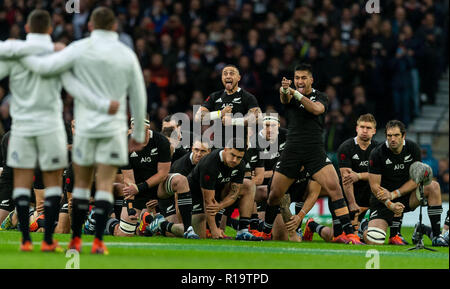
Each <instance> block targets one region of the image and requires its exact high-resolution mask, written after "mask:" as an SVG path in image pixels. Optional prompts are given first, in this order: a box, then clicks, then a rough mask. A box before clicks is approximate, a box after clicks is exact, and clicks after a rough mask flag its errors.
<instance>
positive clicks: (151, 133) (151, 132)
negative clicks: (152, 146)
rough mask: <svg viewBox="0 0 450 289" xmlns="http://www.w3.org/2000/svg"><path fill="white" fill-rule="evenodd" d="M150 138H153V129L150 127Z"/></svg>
mask: <svg viewBox="0 0 450 289" xmlns="http://www.w3.org/2000/svg"><path fill="white" fill-rule="evenodd" d="M150 138H153V131H152V130H151V129H150Z"/></svg>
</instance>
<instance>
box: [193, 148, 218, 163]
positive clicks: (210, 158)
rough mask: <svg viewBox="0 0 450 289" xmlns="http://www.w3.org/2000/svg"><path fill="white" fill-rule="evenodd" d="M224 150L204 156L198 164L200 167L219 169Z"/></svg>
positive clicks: (215, 150)
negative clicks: (221, 154)
mask: <svg viewBox="0 0 450 289" xmlns="http://www.w3.org/2000/svg"><path fill="white" fill-rule="evenodd" d="M221 151H222V149H213V150H212V151H211V152H210V153H209V154H207V155H206V156H204V157H203V158H202V159H201V160H200V161H199V162H198V164H197V166H200V167H207V168H218V163H217V162H218V160H219V159H220V156H219V154H220V152H221Z"/></svg>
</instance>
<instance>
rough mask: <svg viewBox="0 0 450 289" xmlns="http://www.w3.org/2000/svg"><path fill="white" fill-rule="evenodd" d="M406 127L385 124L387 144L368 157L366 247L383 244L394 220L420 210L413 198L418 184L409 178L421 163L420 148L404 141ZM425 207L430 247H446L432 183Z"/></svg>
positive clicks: (436, 189) (435, 186) (439, 203)
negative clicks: (415, 166)
mask: <svg viewBox="0 0 450 289" xmlns="http://www.w3.org/2000/svg"><path fill="white" fill-rule="evenodd" d="M405 137H406V129H405V125H404V124H403V123H402V122H401V121H398V120H391V121H389V122H388V123H387V124H386V139H387V140H386V142H385V143H382V144H380V145H378V146H377V147H376V148H375V149H374V150H373V151H372V152H371V154H370V160H369V183H370V187H371V190H372V193H373V195H372V197H371V200H370V219H369V223H368V227H367V228H362V231H363V235H364V240H365V241H366V243H368V244H374V245H381V244H384V241H385V237H386V229H387V227H388V226H391V225H392V220H393V218H394V216H400V215H401V214H402V213H405V212H410V211H413V210H414V209H415V208H417V207H418V206H419V200H418V198H417V195H416V189H417V186H418V183H416V181H415V180H413V179H411V177H410V172H409V170H410V166H411V165H412V164H413V163H414V162H421V150H420V147H419V146H418V145H417V144H416V143H415V142H413V141H410V140H407V139H405ZM423 192H424V196H425V198H426V199H427V203H428V216H429V218H430V223H431V228H432V230H433V236H434V237H433V239H432V245H433V246H441V245H442V244H445V242H444V241H443V240H442V237H441V236H439V234H440V230H441V229H440V222H441V214H442V199H441V190H440V187H439V184H438V183H437V182H435V181H431V182H430V184H428V185H424V188H423Z"/></svg>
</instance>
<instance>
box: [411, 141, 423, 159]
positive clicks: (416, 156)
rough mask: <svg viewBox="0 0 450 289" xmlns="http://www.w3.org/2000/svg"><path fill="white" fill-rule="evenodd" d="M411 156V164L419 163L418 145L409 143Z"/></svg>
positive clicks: (419, 151)
mask: <svg viewBox="0 0 450 289" xmlns="http://www.w3.org/2000/svg"><path fill="white" fill-rule="evenodd" d="M411 144H412V146H411V147H412V148H411V154H412V157H413V162H421V161H422V152H421V149H420V147H419V145H418V144H416V143H415V142H411Z"/></svg>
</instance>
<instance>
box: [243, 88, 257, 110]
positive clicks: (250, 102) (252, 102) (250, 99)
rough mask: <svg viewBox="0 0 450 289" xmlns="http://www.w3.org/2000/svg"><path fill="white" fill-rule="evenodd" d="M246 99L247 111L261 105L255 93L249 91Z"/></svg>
mask: <svg viewBox="0 0 450 289" xmlns="http://www.w3.org/2000/svg"><path fill="white" fill-rule="evenodd" d="M244 99H245V102H246V109H247V111H248V110H249V109H252V108H255V107H259V105H258V100H257V99H256V97H255V96H254V95H253V94H251V93H249V92H247V93H246V96H245V97H244Z"/></svg>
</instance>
